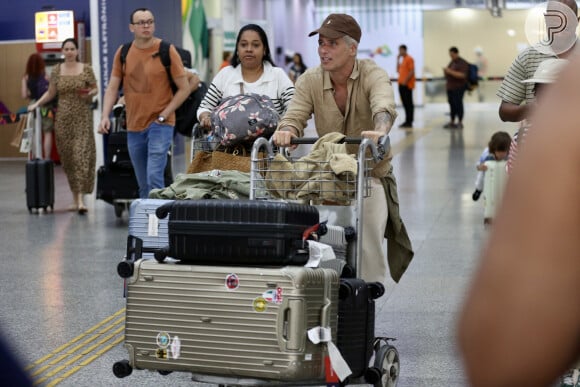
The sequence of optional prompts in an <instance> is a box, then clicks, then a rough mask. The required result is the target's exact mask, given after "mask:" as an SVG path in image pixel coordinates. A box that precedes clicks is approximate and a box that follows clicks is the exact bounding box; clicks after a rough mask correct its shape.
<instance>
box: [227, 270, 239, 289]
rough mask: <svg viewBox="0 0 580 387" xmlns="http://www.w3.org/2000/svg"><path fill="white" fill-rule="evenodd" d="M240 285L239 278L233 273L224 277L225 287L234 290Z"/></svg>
mask: <svg viewBox="0 0 580 387" xmlns="http://www.w3.org/2000/svg"><path fill="white" fill-rule="evenodd" d="M239 287H240V279H239V278H238V276H237V275H236V274H234V273H232V274H229V275H228V276H227V277H226V289H228V290H236V289H237V288H239Z"/></svg>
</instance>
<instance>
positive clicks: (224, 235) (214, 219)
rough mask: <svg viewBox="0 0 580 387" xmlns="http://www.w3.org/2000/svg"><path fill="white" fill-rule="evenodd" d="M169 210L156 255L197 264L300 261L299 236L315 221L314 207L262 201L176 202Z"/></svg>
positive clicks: (303, 250) (161, 213)
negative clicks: (165, 242)
mask: <svg viewBox="0 0 580 387" xmlns="http://www.w3.org/2000/svg"><path fill="white" fill-rule="evenodd" d="M156 213H157V216H158V217H159V218H160V219H163V218H165V217H166V216H167V214H169V221H168V232H169V246H168V247H167V248H166V249H164V250H162V251H160V252H158V253H156V254H155V258H157V259H158V260H163V258H164V257H165V256H170V257H172V258H175V259H179V260H181V261H182V262H190V263H195V264H200V265H240V266H244V265H246V266H254V265H257V266H282V265H304V264H305V263H306V262H307V261H308V257H309V254H308V249H307V246H305V244H304V240H303V238H304V235H305V234H306V235H307V234H309V232H308V230H309V229H311V228H312V227H316V226H317V225H318V223H319V214H318V210H317V209H316V207H313V206H309V205H302V204H296V203H286V202H278V201H262V200H177V201H175V202H173V203H168V204H165V205H163V206H161V207H159V208H158V209H157V211H156Z"/></svg>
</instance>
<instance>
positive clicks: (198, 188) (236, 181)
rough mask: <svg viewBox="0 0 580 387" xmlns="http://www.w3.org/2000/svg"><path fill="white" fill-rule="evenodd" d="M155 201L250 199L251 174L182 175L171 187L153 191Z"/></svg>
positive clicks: (178, 176) (205, 173) (211, 173)
mask: <svg viewBox="0 0 580 387" xmlns="http://www.w3.org/2000/svg"><path fill="white" fill-rule="evenodd" d="M149 197H150V198H153V199H176V200H178V199H234V200H239V199H249V197H250V174H249V173H247V172H239V171H221V170H217V169H214V170H212V171H208V172H200V173H180V174H178V175H177V176H176V177H175V181H174V182H173V184H171V185H170V186H169V187H165V188H156V189H152V190H151V192H149Z"/></svg>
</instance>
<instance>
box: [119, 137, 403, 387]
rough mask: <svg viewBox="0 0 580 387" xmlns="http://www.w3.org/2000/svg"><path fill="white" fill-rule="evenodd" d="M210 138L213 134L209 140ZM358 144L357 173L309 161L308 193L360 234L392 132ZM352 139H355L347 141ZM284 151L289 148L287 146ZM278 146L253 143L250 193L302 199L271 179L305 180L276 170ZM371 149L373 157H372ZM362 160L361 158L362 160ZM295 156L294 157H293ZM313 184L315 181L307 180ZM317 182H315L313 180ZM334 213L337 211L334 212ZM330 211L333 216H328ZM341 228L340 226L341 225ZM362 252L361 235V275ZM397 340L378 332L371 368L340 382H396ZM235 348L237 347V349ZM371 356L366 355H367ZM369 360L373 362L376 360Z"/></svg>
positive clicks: (200, 145) (195, 144) (123, 371)
mask: <svg viewBox="0 0 580 387" xmlns="http://www.w3.org/2000/svg"><path fill="white" fill-rule="evenodd" d="M315 140H316V139H300V140H297V141H296V142H297V143H314V141H315ZM207 141H208V140H207V138H206V139H203V138H202V139H200V138H197V139H196V140H193V141H192V158H193V156H194V154H195V152H196V151H200V150H204V151H205V150H209V149H208V148H207V146H208V145H209V144H208V143H207ZM209 141H211V139H210V140H209ZM352 141H353V142H354V143H360V147H359V151H358V158H357V159H356V168H357V173H356V174H352V175H347V176H346V177H345V178H344V179H338V178H336V177H332V176H330V175H329V174H328V171H327V170H326V169H327V167H328V162H314V164H310V163H307V165H305V168H308V169H309V172H313V171H314V174H315V175H316V176H315V177H316V178H315V179H313V180H318V187H320V188H319V189H318V191H317V192H316V189H315V188H313V191H314V193H310V194H309V195H307V197H308V202H309V203H308V204H312V205H315V206H316V207H317V208H319V209H320V210H323V211H327V212H326V213H324V212H323V213H321V218H322V217H328V218H329V219H330V218H332V224H331V225H329V226H328V227H333V226H334V225H345V226H346V228H349V227H350V228H352V229H353V230H355V234H356V233H360V231H361V230H362V219H361V216H358V215H357V214H362V208H363V200H362V199H363V198H364V197H368V196H369V195H370V191H371V187H370V175H369V172H370V169H371V167H372V164H373V163H374V162H375V161H376V160H379V159H381V158H382V155H383V154H384V153H385V149H386V148H387V147H388V137H385V138H384V139H383V141H382V142H381V144H380V145H379V146H375V145H374V144H373V143H372V142H371V141H369V140H366V139H363V140H361V139H356V140H352ZM347 142H351V140H347ZM282 151H284V150H283V149H282ZM277 152H278V150H277V149H276V148H275V147H274V146H273V145H272V143H271V142H269V141H268V140H266V139H263V138H260V139H258V140H257V141H256V142H255V143H254V147H253V149H252V152H251V153H252V156H251V164H252V168H251V174H250V175H251V178H250V184H251V196H250V198H251V199H253V200H278V199H282V200H297V201H302V202H304V201H305V200H303V199H292V198H288V197H284V196H288V195H290V194H291V193H292V192H293V190H292V187H289V186H288V187H287V189H283V190H280V189H272V188H271V186H270V183H272V182H278V183H280V182H282V183H283V184H284V183H289V182H293V183H302V181H300V179H292V180H291V181H286V180H290V179H282V178H280V176H276V174H271V172H272V171H273V170H275V171H276V173H286V172H289V171H287V170H285V169H284V168H285V167H286V166H283V167H282V168H281V167H280V165H277V164H278V163H279V161H278V160H277V159H276V154H277ZM369 154H370V156H368V155H369ZM359 160H361V161H359ZM293 161H295V160H292V159H291V158H290V162H293ZM292 172H298V175H300V172H301V171H300V169H298V170H297V169H295V168H293V169H292ZM304 183H308V184H309V183H310V182H304ZM313 184H314V183H313ZM331 213H332V215H331ZM324 214H328V215H324ZM337 227H341V226H337ZM361 254H362V246H361V245H360V244H358V243H356V236H355V237H354V238H351V240H350V242H349V246H348V248H347V249H346V253H345V262H344V264H345V265H347V264H348V265H349V266H351V267H352V270H353V272H354V274H355V275H356V272H357V267H359V264H360V262H359V261H360V257H361ZM373 291H374V292H376V293H379V294H376V296H375V297H373V298H378V297H380V296H381V295H382V294H383V293H384V288H382V289H375V290H373ZM392 340H394V339H392V338H388V337H376V336H374V337H373V338H372V340H371V342H372V344H373V348H372V352H373V355H374V360H372V361H371V362H372V364H368V365H367V366H368V367H367V369H366V370H365V372H364V375H363V376H358V377H357V378H352V379H351V378H349V379H347V380H345V381H344V382H342V383H338V382H337V383H336V384H334V385H336V386H345V385H353V384H354V385H361V384H363V385H371V386H373V387H392V386H393V387H394V386H396V385H397V382H398V376H399V369H400V365H399V355H398V352H397V350H396V348H395V347H394V346H393V345H391V344H390V342H391V341H392ZM234 349H235V348H232V351H233V352H235V351H234ZM365 361H366V359H365ZM371 362H369V363H371ZM132 370H133V366H132V363H131V362H130V361H129V360H123V361H119V362H116V363H115V364H114V365H113V372H114V374H115V375H116V376H117V377H120V378H122V377H126V376H128V375H130V374H131V373H132ZM158 372H159V373H160V374H162V375H167V374H169V373H170V371H167V370H158ZM192 380H193V381H196V382H202V383H210V384H214V385H217V386H220V387H227V386H306V385H312V386H321V385H324V384H325V380H313V381H308V382H305V381H299V382H292V381H280V380H265V379H252V378H247V377H238V376H235V375H230V376H228V375H208V374H199V373H195V372H193V373H192Z"/></svg>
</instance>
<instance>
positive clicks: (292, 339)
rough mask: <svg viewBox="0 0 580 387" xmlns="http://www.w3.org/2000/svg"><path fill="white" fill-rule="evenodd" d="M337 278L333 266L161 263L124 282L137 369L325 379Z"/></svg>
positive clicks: (145, 265)
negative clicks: (311, 332)
mask: <svg viewBox="0 0 580 387" xmlns="http://www.w3.org/2000/svg"><path fill="white" fill-rule="evenodd" d="M338 286H339V278H338V274H337V273H336V271H334V270H331V269H311V268H304V267H294V266H288V267H284V268H279V269H274V268H270V269H265V268H243V267H216V266H192V265H181V264H174V263H168V264H161V263H158V262H157V261H155V260H145V261H143V260H140V261H137V262H136V264H135V270H134V275H133V276H132V277H131V278H129V279H128V280H127V311H126V327H125V347H126V348H127V350H128V351H129V357H130V363H131V365H132V366H133V368H140V369H149V370H165V371H185V372H193V373H198V374H207V375H217V376H228V377H247V378H257V379H269V380H282V381H301V380H303V381H316V380H324V358H325V356H326V355H327V351H326V345H324V344H318V345H314V344H312V343H311V342H310V341H309V340H308V338H307V334H306V331H307V330H308V329H310V328H314V327H317V326H321V324H322V320H325V321H328V326H329V327H330V328H331V330H332V333H333V341H335V340H334V339H335V337H336V327H337V313H338V311H337V301H338Z"/></svg>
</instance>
